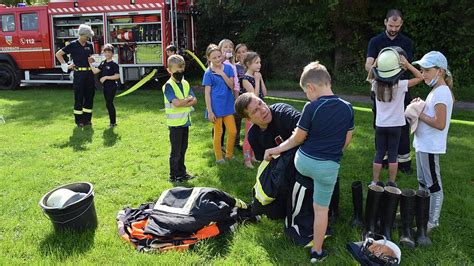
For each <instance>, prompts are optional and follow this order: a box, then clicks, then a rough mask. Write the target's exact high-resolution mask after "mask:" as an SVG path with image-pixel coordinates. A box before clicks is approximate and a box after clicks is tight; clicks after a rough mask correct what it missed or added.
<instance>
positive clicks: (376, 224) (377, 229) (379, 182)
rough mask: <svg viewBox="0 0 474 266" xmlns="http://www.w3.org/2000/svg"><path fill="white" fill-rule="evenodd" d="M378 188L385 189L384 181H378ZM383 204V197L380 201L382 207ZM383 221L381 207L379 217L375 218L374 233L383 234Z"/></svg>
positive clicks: (378, 211)
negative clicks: (381, 221)
mask: <svg viewBox="0 0 474 266" xmlns="http://www.w3.org/2000/svg"><path fill="white" fill-rule="evenodd" d="M377 186H381V187H382V188H384V187H385V183H384V182H383V181H377ZM382 204H383V197H382V199H381V200H380V204H379V206H381V205H382ZM381 219H382V208H381V207H379V208H378V210H377V217H376V218H375V231H373V232H374V233H378V234H382V230H381V229H380V228H381V226H380V220H381Z"/></svg>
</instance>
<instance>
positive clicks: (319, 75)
mask: <svg viewBox="0 0 474 266" xmlns="http://www.w3.org/2000/svg"><path fill="white" fill-rule="evenodd" d="M308 83H312V84H316V85H331V75H329V72H328V70H327V69H326V67H325V66H324V65H322V64H320V63H319V61H315V62H311V63H309V64H308V65H307V66H305V67H304V69H303V73H302V74H301V78H300V87H301V88H302V89H303V91H304V92H306V85H308Z"/></svg>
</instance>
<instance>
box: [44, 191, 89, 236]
mask: <svg viewBox="0 0 474 266" xmlns="http://www.w3.org/2000/svg"><path fill="white" fill-rule="evenodd" d="M61 188H66V189H70V190H72V191H74V192H82V193H85V194H86V195H85V196H84V197H83V198H81V199H80V200H78V201H76V202H74V203H72V204H69V205H67V206H65V207H63V208H57V207H49V206H47V205H46V202H47V201H48V198H49V196H50V195H51V194H52V193H53V192H54V191H56V190H58V189H61ZM39 205H40V206H41V208H43V211H44V212H45V213H46V214H47V215H48V216H49V219H50V220H51V222H52V223H53V226H54V229H55V230H57V231H63V230H75V231H83V230H86V229H95V228H96V227H97V214H96V212H95V206H94V187H93V186H92V184H91V183H87V182H81V183H72V184H68V185H64V186H61V187H57V188H55V189H53V190H51V191H50V192H48V193H47V194H46V195H44V196H43V197H42V198H41V200H40V202H39Z"/></svg>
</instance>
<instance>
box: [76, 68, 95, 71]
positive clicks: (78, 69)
mask: <svg viewBox="0 0 474 266" xmlns="http://www.w3.org/2000/svg"><path fill="white" fill-rule="evenodd" d="M74 70H75V71H88V70H91V68H90V67H75V68H74Z"/></svg>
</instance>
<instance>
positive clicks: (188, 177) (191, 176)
mask: <svg viewBox="0 0 474 266" xmlns="http://www.w3.org/2000/svg"><path fill="white" fill-rule="evenodd" d="M183 178H184V180H191V179H194V178H196V176H193V175H190V174H188V173H186V174H184V176H183Z"/></svg>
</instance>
